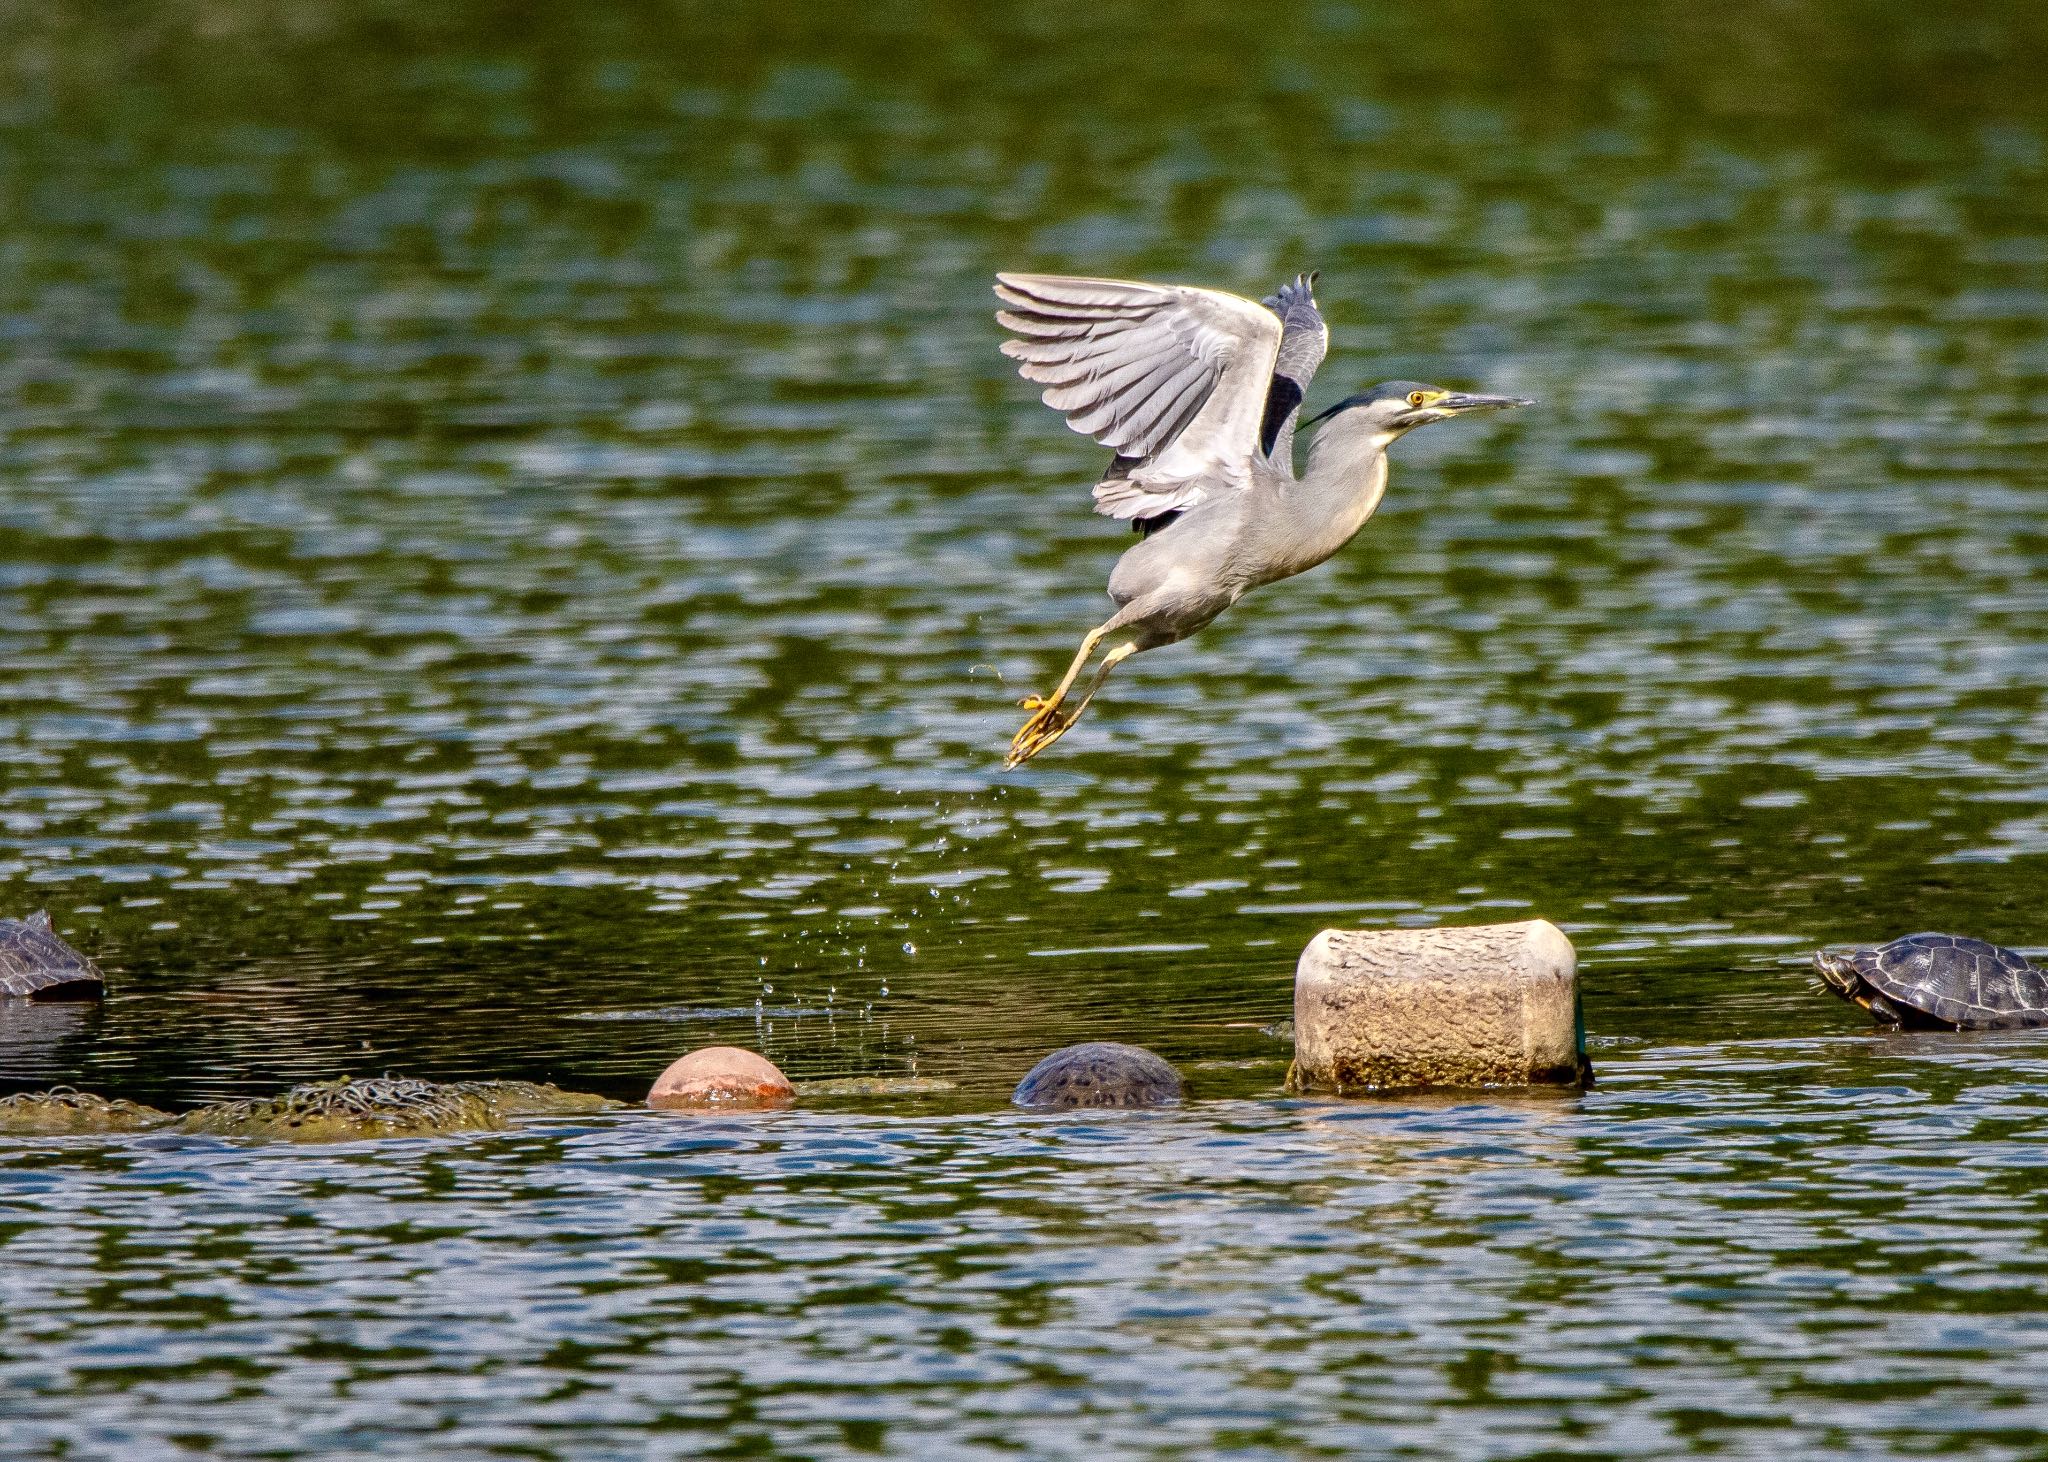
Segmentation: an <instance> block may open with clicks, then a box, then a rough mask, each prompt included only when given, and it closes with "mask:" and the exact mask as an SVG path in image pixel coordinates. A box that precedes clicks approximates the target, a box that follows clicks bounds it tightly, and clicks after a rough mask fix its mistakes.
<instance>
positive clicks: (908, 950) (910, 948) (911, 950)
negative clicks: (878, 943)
mask: <svg viewBox="0 0 2048 1462" xmlns="http://www.w3.org/2000/svg"><path fill="white" fill-rule="evenodd" d="M903 952H904V953H905V954H916V953H917V946H916V945H915V944H912V943H911V942H910V941H909V940H908V939H906V940H904V941H903Z"/></svg>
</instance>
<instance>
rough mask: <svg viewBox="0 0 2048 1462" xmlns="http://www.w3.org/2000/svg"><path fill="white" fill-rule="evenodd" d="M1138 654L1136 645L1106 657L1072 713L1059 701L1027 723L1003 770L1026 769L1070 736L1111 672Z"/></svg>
mask: <svg viewBox="0 0 2048 1462" xmlns="http://www.w3.org/2000/svg"><path fill="white" fill-rule="evenodd" d="M1137 653H1138V647H1137V645H1136V644H1135V643H1133V642H1126V643H1124V644H1121V645H1118V646H1117V647H1116V648H1115V649H1114V650H1111V651H1110V652H1109V653H1108V654H1107V655H1104V656H1103V657H1102V663H1101V664H1100V665H1098V666H1096V667H1095V674H1094V676H1093V677H1092V678H1091V679H1090V680H1089V682H1088V688H1087V689H1086V690H1084V691H1082V692H1081V703H1080V704H1079V705H1077V706H1075V707H1074V709H1072V710H1071V711H1067V710H1062V709H1061V708H1060V706H1059V704H1058V701H1057V699H1056V700H1055V701H1054V702H1053V703H1052V704H1050V705H1047V706H1046V707H1044V708H1043V709H1042V710H1040V711H1039V712H1038V714H1037V715H1035V716H1033V717H1032V718H1031V719H1030V720H1029V721H1026V722H1025V723H1024V726H1023V728H1022V729H1021V730H1019V731H1018V732H1017V735H1016V737H1015V739H1014V740H1012V741H1011V742H1010V754H1009V755H1008V756H1007V757H1005V758H1003V770H1004V771H1008V770H1009V769H1010V768H1012V767H1017V766H1022V765H1023V764H1024V763H1025V762H1027V761H1030V760H1031V758H1032V757H1034V756H1036V755H1038V753H1040V752H1041V751H1043V750H1045V749H1046V748H1047V747H1048V746H1050V745H1052V744H1053V743H1054V742H1055V741H1057V740H1059V739H1060V738H1061V737H1062V736H1064V735H1066V734H1067V732H1068V730H1070V729H1071V728H1072V726H1073V724H1074V723H1075V722H1076V721H1078V720H1080V719H1081V712H1083V711H1085V710H1087V709H1088V702H1090V701H1092V700H1094V699H1095V692H1097V691H1098V690H1101V689H1102V682H1103V681H1105V680H1107V679H1109V672H1110V671H1112V670H1114V669H1116V667H1117V666H1119V665H1121V664H1122V663H1123V662H1124V661H1126V660H1128V659H1130V658H1131V656H1133V655H1135V654H1137ZM1072 679H1073V677H1072V676H1071V675H1070V676H1068V680H1069V681H1071V680H1072ZM1066 689H1067V687H1066V686H1065V685H1062V686H1061V687H1060V691H1059V694H1060V695H1062V696H1063V695H1064V694H1065V692H1066Z"/></svg>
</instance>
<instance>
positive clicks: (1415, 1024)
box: [1287, 919, 1592, 1093]
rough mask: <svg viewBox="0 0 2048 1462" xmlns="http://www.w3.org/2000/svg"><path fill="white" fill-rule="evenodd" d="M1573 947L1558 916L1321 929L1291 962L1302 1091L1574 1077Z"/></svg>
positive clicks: (1580, 1033)
mask: <svg viewBox="0 0 2048 1462" xmlns="http://www.w3.org/2000/svg"><path fill="white" fill-rule="evenodd" d="M1591 1076H1592V1068H1591V1067H1590V1066H1589V1065H1588V1064H1587V1062H1586V1053H1585V1027H1584V1023H1583V1021H1582V1020H1581V1018H1580V1015H1579V985H1578V957H1577V955H1576V954H1575V953H1574V952H1573V950H1572V942H1571V941H1570V940H1569V939H1567V938H1565V937H1564V933H1563V931H1562V930H1560V929H1559V928H1558V927H1557V926H1556V925H1555V924H1552V923H1550V922H1549V921H1548V920H1545V919H1530V920H1527V921H1526V922H1524V923H1520V924H1482V925H1476V926H1473V927H1470V928H1464V929H1370V930H1368V929H1325V930H1324V931H1323V932H1322V933H1320V934H1318V935H1317V936H1316V937H1315V938H1314V939H1312V940H1310V941H1309V945H1308V948H1307V949H1305V950H1303V951H1302V954H1301V961H1300V963H1299V964H1298V965H1297V966H1296V967H1295V972H1294V1068H1293V1070H1291V1071H1290V1072H1289V1073H1288V1078H1287V1084H1288V1086H1289V1088H1290V1089H1292V1090H1295V1091H1334V1092H1338V1093H1343V1092H1357V1091H1383V1090H1390V1089H1398V1088H1403V1087H1409V1088H1412V1087H1427V1086H1451V1087H1458V1086H1466V1087H1471V1086H1533V1085H1542V1084H1562V1085H1579V1084H1583V1083H1585V1082H1586V1081H1587V1080H1588V1079H1590V1077H1591Z"/></svg>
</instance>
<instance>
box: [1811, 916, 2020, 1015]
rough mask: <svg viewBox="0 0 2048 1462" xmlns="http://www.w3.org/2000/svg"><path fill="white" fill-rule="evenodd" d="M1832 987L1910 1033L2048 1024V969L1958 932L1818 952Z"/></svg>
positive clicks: (1815, 963) (1817, 964) (1823, 973)
mask: <svg viewBox="0 0 2048 1462" xmlns="http://www.w3.org/2000/svg"><path fill="white" fill-rule="evenodd" d="M1813 967H1814V968H1815V969H1816V970H1818V971H1820V977H1821V979H1822V981H1824V982H1825V983H1826V985H1827V987H1828V988H1829V989H1830V990H1832V991H1834V992H1835V994H1837V995H1839V996H1841V997H1842V998H1843V999H1844V1000H1852V1001H1854V1002H1855V1003H1856V1004H1858V1005H1860V1006H1862V1007H1863V1008H1864V1009H1865V1010H1868V1011H1869V1012H1870V1013H1871V1014H1872V1015H1874V1016H1876V1017H1877V1019H1878V1022H1879V1023H1880V1024H1882V1025H1891V1026H1902V1027H1904V1028H1906V1029H1908V1030H1966V1031H1983V1030H2011V1029H2014V1028H2017V1027H2020V1026H2040V1025H2048V970H2043V969H2041V968H2039V967H2038V966H2036V965H2034V964H2032V963H2030V962H2029V961H2028V960H2027V959H2026V957H2025V956H2024V955H2020V954H2016V953H2014V952H2013V951H2012V950H2010V949H2002V948H2000V947H1999V946H1998V945H1996V944H1987V943H1985V942H1984V941H1983V940H1981V939H1965V938H1963V937H1962V936H1960V935H1956V934H1908V935H1907V936H1906V937H1905V938H1903V939H1894V940H1893V941H1892V942H1891V943H1890V944H1880V945H1879V946H1877V948H1875V949H1851V950H1847V951H1843V952H1839V953H1836V952H1831V951H1829V950H1825V949H1823V950H1820V951H1818V952H1817V953H1815V955H1814V956H1813Z"/></svg>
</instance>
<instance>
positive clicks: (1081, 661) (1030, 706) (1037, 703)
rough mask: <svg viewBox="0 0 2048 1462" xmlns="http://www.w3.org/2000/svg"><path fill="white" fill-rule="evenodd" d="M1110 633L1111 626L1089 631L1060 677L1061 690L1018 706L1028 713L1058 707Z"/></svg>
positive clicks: (1030, 696) (1034, 696) (1031, 697)
mask: <svg viewBox="0 0 2048 1462" xmlns="http://www.w3.org/2000/svg"><path fill="white" fill-rule="evenodd" d="M1108 633H1109V626H1108V625H1106V624H1104V625H1098V626H1096V627H1095V628H1094V629H1091V630H1090V631H1088V633H1087V635H1086V636H1085V637H1084V638H1083V639H1082V641H1081V648H1080V649H1079V650H1078V651H1076V652H1075V654H1074V663H1073V664H1071V665H1069V666H1068V667H1067V673H1066V674H1065V675H1063V676H1061V677H1060V684H1059V689H1057V690H1055V691H1054V692H1053V693H1052V694H1051V695H1027V696H1025V697H1024V699H1023V700H1021V701H1018V702H1017V704H1018V705H1020V706H1022V707H1023V708H1024V709H1025V710H1027V711H1046V710H1051V709H1052V708H1053V707H1054V706H1057V705H1058V704H1059V703H1060V702H1061V701H1063V700H1065V699H1066V697H1067V690H1068V688H1069V687H1071V686H1072V685H1073V683H1074V677H1075V676H1077V675H1079V674H1080V673H1081V667H1082V666H1083V665H1086V664H1087V663H1088V657H1089V656H1090V655H1092V654H1094V653H1095V647H1096V646H1097V645H1099V644H1101V643H1102V637H1103V636H1104V635H1106V634H1108Z"/></svg>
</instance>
